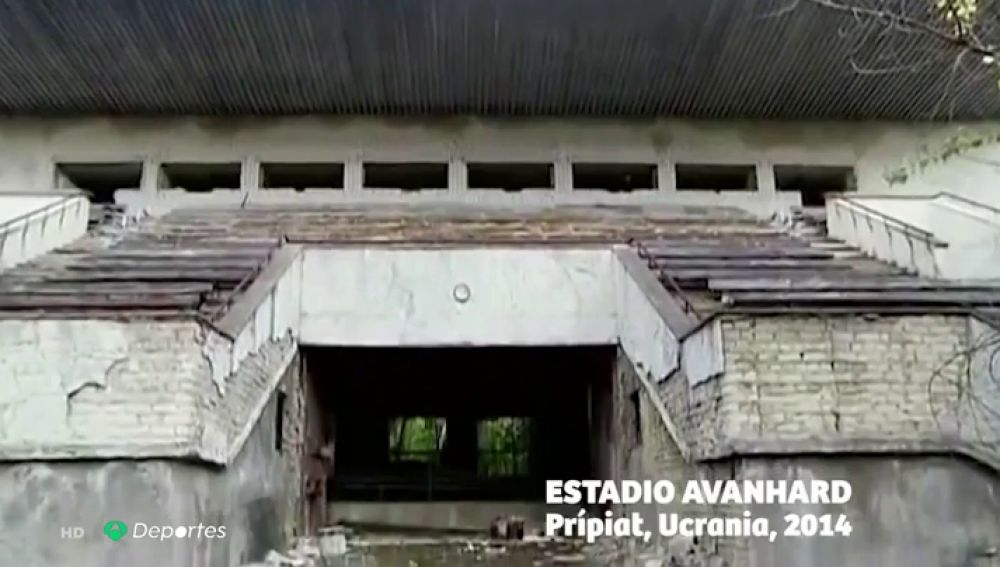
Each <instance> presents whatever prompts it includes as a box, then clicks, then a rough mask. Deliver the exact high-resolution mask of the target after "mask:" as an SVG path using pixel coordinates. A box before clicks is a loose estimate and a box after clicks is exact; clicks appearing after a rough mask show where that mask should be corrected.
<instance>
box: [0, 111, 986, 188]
mask: <svg viewBox="0 0 1000 567" xmlns="http://www.w3.org/2000/svg"><path fill="white" fill-rule="evenodd" d="M974 126H975V127H976V128H979V129H983V130H987V131H989V130H990V129H991V128H994V126H993V125H991V124H981V125H974ZM959 128H961V126H938V125H906V124H888V123H885V124H879V123H863V124H852V123H841V124H838V123H798V124H795V123H792V124H789V123H780V124H775V123H751V122H726V123H718V122H694V121H680V120H649V121H600V120H564V121H558V120H531V121H481V120H476V119H471V118H452V119H426V120H418V119H415V120H370V119H351V118H325V117H302V118H284V119H208V118H206V119H195V118H177V119H162V120H154V119H148V120H140V119H78V120H68V119H67V120H37V119H6V120H4V121H3V122H0V190H25V189H41V188H51V187H53V186H54V183H55V181H54V180H55V172H54V167H53V164H54V163H56V162H77V161H128V160H134V161H140V162H143V163H144V164H145V165H146V168H147V171H146V175H145V176H144V179H143V181H142V185H143V187H144V188H146V189H147V190H150V191H153V190H155V189H156V188H157V186H158V175H156V172H157V164H158V163H160V162H164V161H195V162H200V161H228V162H241V163H243V164H244V165H246V166H247V167H246V170H245V171H244V175H243V176H242V183H243V185H244V186H245V187H256V186H257V185H258V184H259V172H258V169H257V164H258V163H260V162H261V161H283V160H288V161H339V162H345V163H346V164H347V165H346V167H345V176H344V177H345V179H346V180H347V181H348V184H347V187H348V189H349V190H350V189H351V188H352V187H353V188H354V189H358V188H359V187H360V185H359V183H360V179H361V178H360V164H361V162H362V161H365V160H369V161H441V162H451V163H452V164H453V168H458V169H459V170H462V168H463V167H464V165H463V164H464V163H465V162H469V161H477V160H481V161H546V162H550V163H556V164H568V163H569V162H572V161H626V162H646V163H655V164H659V165H660V166H661V171H660V174H659V176H658V183H659V185H660V189H661V190H662V191H664V192H672V189H673V187H674V183H675V176H674V175H673V170H672V168H671V167H670V166H671V164H673V163H677V162H687V163H706V162H708V163H712V162H719V163H740V164H756V165H758V166H760V169H759V171H758V185H759V187H760V189H761V192H762V193H763V194H764V197H762V198H763V199H765V200H767V199H773V196H771V194H772V193H773V188H774V180H773V175H772V174H771V169H770V166H771V165H774V164H778V165H782V164H814V165H847V166H855V167H856V173H857V185H858V189H859V191H861V192H863V193H886V192H909V193H936V192H939V191H942V190H948V191H953V192H956V193H959V194H962V195H965V196H967V197H970V198H973V199H978V200H981V201H983V202H988V203H993V204H997V203H998V202H1000V198H998V197H997V194H996V192H995V191H993V190H992V184H993V183H994V182H995V180H996V179H997V173H998V172H997V168H996V166H995V165H992V164H991V163H990V160H991V159H992V160H994V161H996V158H997V156H1000V147H996V146H991V147H988V148H983V149H980V150H978V151H977V152H975V154H974V155H972V157H973V158H975V159H966V158H962V157H960V158H954V159H952V160H949V161H947V162H945V163H944V164H941V165H933V166H931V167H928V168H926V169H925V171H923V172H922V173H919V174H916V175H912V176H911V177H910V179H909V180H908V181H907V182H906V183H903V184H899V185H890V184H889V183H888V182H887V180H886V174H887V172H888V171H889V170H891V169H894V168H896V167H897V166H899V165H902V164H904V163H905V162H906V160H908V159H912V158H913V157H914V156H915V155H917V154H918V153H919V149H920V148H921V146H923V145H928V146H930V147H931V148H933V147H935V144H938V143H943V142H944V141H945V140H946V139H947V138H948V137H949V136H950V135H951V134H952V133H953V132H955V131H956V130H957V129H959ZM562 168H563V169H561V171H564V170H565V165H564V166H562ZM557 169H558V168H557ZM463 171H464V170H463ZM450 177H451V178H452V179H455V180H456V182H457V180H458V179H461V178H462V176H461V175H457V174H456V175H452V176H450ZM568 179H569V177H567V176H566V175H565V174H563V175H557V190H560V191H568V190H570V189H571V187H570V186H569V185H567V181H568ZM457 187H458V186H457V185H456V188H457ZM446 193H447V192H446ZM684 193H685V192H679V193H677V194H671V195H663V196H662V198H663V199H665V200H674V201H685V200H689V198H688V197H686V196H685V195H684ZM710 197H712V196H711V195H701V196H698V199H700V200H704V199H707V198H710ZM724 197H725V198H726V199H728V200H729V201H730V202H736V201H743V202H749V201H750V200H751V199H750V197H751V196H748V195H743V196H740V195H725V196H724ZM299 198H301V196H300V197H299ZM643 198H645V197H643ZM698 199H696V200H698ZM756 200H759V199H756Z"/></svg>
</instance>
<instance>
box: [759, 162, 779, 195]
mask: <svg viewBox="0 0 1000 567" xmlns="http://www.w3.org/2000/svg"><path fill="white" fill-rule="evenodd" d="M756 172H757V190H758V191H760V192H761V193H767V194H769V195H773V194H774V193H776V192H777V187H776V186H775V184H774V164H773V163H772V162H771V161H770V160H758V161H757V163H756Z"/></svg>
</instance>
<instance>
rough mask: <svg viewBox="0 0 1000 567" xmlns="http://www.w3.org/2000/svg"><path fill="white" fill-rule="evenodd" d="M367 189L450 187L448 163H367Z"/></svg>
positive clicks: (407, 189)
mask: <svg viewBox="0 0 1000 567" xmlns="http://www.w3.org/2000/svg"><path fill="white" fill-rule="evenodd" d="M364 180H365V183H364V186H365V188H366V189H401V190H403V191H420V190H424V189H447V188H448V164H447V163H366V164H364Z"/></svg>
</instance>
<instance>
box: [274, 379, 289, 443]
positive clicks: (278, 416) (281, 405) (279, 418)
mask: <svg viewBox="0 0 1000 567" xmlns="http://www.w3.org/2000/svg"><path fill="white" fill-rule="evenodd" d="M287 397H288V395H287V394H285V393H284V392H280V391H279V392H278V396H277V398H276V399H275V404H274V405H275V408H274V450H275V451H277V452H279V453H280V452H281V450H282V448H283V447H284V444H285V400H286V398H287Z"/></svg>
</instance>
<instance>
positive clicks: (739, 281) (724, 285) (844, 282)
mask: <svg viewBox="0 0 1000 567" xmlns="http://www.w3.org/2000/svg"><path fill="white" fill-rule="evenodd" d="M708 287H709V288H710V289H713V290H720V291H751V290H757V291H782V290H792V291H824V290H830V291H834V290H857V291H861V290H870V291H879V290H882V291H887V290H966V291H969V290H975V291H990V290H997V291H1000V282H997V283H995V284H992V285H990V284H989V283H984V282H956V281H948V280H928V279H920V278H915V277H909V276H896V275H889V276H886V277H877V276H875V277H873V276H872V275H869V274H865V275H858V274H837V275H834V276H832V277H815V276H814V275H812V274H809V275H808V276H804V277H801V278H753V277H751V278H730V279H725V278H720V279H712V280H710V281H709V282H708Z"/></svg>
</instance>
